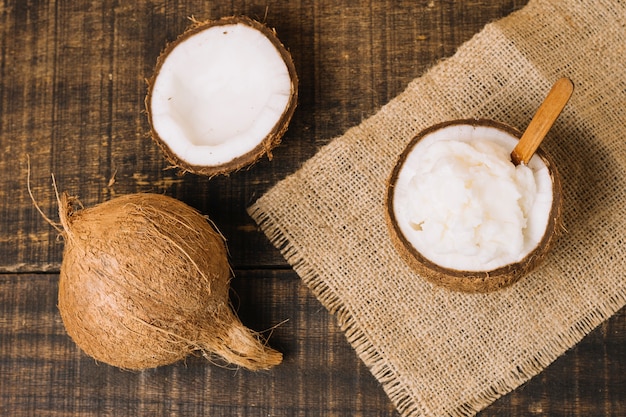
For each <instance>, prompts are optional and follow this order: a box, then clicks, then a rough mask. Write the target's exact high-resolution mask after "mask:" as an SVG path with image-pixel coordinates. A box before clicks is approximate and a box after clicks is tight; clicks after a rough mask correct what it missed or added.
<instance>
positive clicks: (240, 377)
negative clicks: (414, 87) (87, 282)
mask: <svg viewBox="0 0 626 417" xmlns="http://www.w3.org/2000/svg"><path fill="white" fill-rule="evenodd" d="M525 3H526V2H525V1H521V0H497V1H476V0H459V1H441V0H419V1H415V0H406V1H392V0H380V1H379V0H367V1H360V0H340V1H335V0H333V1H329V0H324V1H313V0H298V1H295V0H294V1H278V0H275V1H269V0H268V1H259V0H248V1H245V0H241V1H238V0H229V1H220V0H215V1H206V0H172V1H163V0H139V1H134V2H133V1H122V0H119V1H116V0H103V1H96V0H93V1H87V0H80V1H78V0H77V1H74V0H66V1H54V0H1V1H0V148H1V149H2V156H1V158H0V415H2V416H95V415H100V416H200V415H206V416H209V415H210V416H371V417H374V416H377V417H378V416H397V413H396V412H395V411H394V408H393V405H392V404H391V403H390V402H389V400H388V398H387V397H386V395H385V393H384V392H383V390H382V388H381V387H380V385H379V384H378V382H377V381H376V380H375V379H374V378H373V377H372V376H371V374H370V373H369V371H368V370H367V369H366V368H365V366H364V365H362V364H361V362H360V361H359V360H358V358H357V357H356V355H355V354H354V352H353V350H352V348H351V347H350V346H349V345H348V343H347V342H346V340H345V338H344V336H343V334H342V333H341V331H340V330H339V329H338V328H337V326H336V324H335V321H334V318H333V317H332V316H330V315H329V314H328V312H327V311H326V310H325V309H324V308H323V307H322V306H321V305H320V303H319V302H318V301H317V300H316V299H315V298H314V297H313V296H312V295H311V294H310V292H309V291H308V289H307V288H306V287H304V286H303V284H302V283H301V281H300V280H299V278H298V276H297V275H296V274H295V273H294V272H293V271H292V270H291V269H290V268H289V266H288V265H287V264H286V263H285V261H284V260H283V258H282V257H281V256H280V254H279V253H278V251H277V250H276V249H275V248H273V247H272V246H271V245H270V244H269V243H268V241H267V240H266V238H265V237H264V235H262V234H261V233H260V232H259V231H258V230H257V228H256V227H255V224H254V223H253V222H252V221H251V219H250V218H249V217H248V216H247V214H246V207H248V206H249V205H250V204H251V203H252V202H253V201H254V200H255V199H256V198H258V197H259V196H260V195H261V194H262V193H263V192H265V191H266V190H267V189H268V188H269V187H271V186H272V185H273V184H275V183H276V182H277V181H279V180H280V179H281V178H284V177H285V176H287V175H288V174H290V173H292V172H294V171H295V170H296V169H297V168H298V167H299V166H300V165H301V164H302V163H303V162H304V161H306V160H307V159H308V158H309V157H311V156H312V155H313V154H314V153H315V152H316V151H317V150H318V149H319V148H320V147H321V146H323V145H324V144H326V143H328V141H330V140H331V139H332V138H333V137H336V136H338V135H340V134H342V133H343V132H344V131H345V130H346V129H347V128H349V127H351V126H353V125H355V124H358V123H359V122H360V121H361V120H363V118H365V117H367V116H369V115H372V114H373V113H375V112H376V110H377V109H379V108H380V106H381V105H383V104H385V103H386V102H387V101H388V100H390V99H391V98H392V97H394V96H395V95H397V94H398V93H400V92H401V91H402V90H403V89H404V88H405V86H406V85H407V83H408V82H409V81H410V80H412V79H413V78H415V77H417V76H419V75H420V74H422V73H423V72H424V71H425V70H426V69H427V68H429V67H431V66H432V65H434V64H436V63H437V61H438V60H440V59H442V58H445V57H447V56H450V55H452V54H453V53H454V51H455V50H456V48H457V47H458V46H459V45H460V44H461V43H462V42H464V41H466V40H468V39H469V38H470V37H471V36H472V35H473V34H475V33H476V32H478V31H479V30H480V29H481V28H482V27H483V26H484V25H485V24H486V23H488V22H489V21H492V20H494V19H497V18H499V17H502V16H505V15H507V14H509V13H510V12H512V11H514V10H516V9H519V8H521V7H523V6H524V4H525ZM233 14H245V15H248V16H250V17H253V18H256V19H259V20H262V21H265V22H266V23H267V24H268V25H269V26H271V27H274V28H275V29H276V30H277V33H278V35H279V37H280V39H281V40H282V41H283V43H284V44H285V45H286V46H287V47H288V48H289V49H290V50H291V52H292V54H293V57H294V59H295V62H296V66H297V70H298V73H299V76H300V104H299V107H298V109H297V111H296V114H295V116H294V118H293V121H292V123H291V125H290V129H289V131H288V132H287V134H286V136H285V137H284V141H283V144H282V145H281V146H280V147H279V148H278V149H276V151H275V152H274V155H275V159H274V160H273V161H271V162H270V161H268V160H267V159H264V160H262V161H260V162H259V163H258V164H257V165H255V166H253V167H252V168H250V169H249V170H246V171H242V172H238V173H235V174H232V175H231V176H229V177H219V178H214V179H208V178H203V177H197V176H194V175H185V176H179V175H177V172H175V171H172V170H168V169H167V166H168V164H167V163H166V162H165V160H164V159H163V158H162V156H161V154H160V153H159V151H158V149H157V147H156V146H155V145H154V144H153V143H152V142H151V140H150V139H149V138H148V135H147V134H148V126H147V120H146V115H145V113H144V108H143V100H144V96H145V93H146V83H145V79H146V78H147V77H149V76H150V75H151V72H152V68H153V66H154V64H155V62H156V58H157V55H158V54H159V52H160V50H161V49H162V48H163V47H164V45H165V44H166V43H167V42H168V41H171V40H173V39H174V38H175V37H176V36H177V35H178V34H180V33H181V32H182V31H183V30H184V29H185V28H186V27H187V26H188V25H189V23H190V21H189V19H188V18H189V17H190V16H193V17H195V18H196V19H200V20H203V19H209V18H218V17H221V16H226V15H233ZM28 157H29V158H30V164H31V178H30V182H31V186H32V189H33V193H34V196H35V198H36V200H37V202H38V204H39V206H40V207H41V209H42V210H43V211H44V212H45V213H46V214H47V215H48V216H50V218H52V219H53V220H55V219H58V217H57V215H56V202H55V198H54V192H53V188H52V184H51V174H54V175H55V177H56V181H57V184H58V187H59V189H60V190H66V191H68V192H69V193H71V194H73V195H77V196H78V197H79V198H80V199H81V201H82V202H83V203H84V205H85V206H92V205H94V204H97V203H99V202H102V201H106V200H108V199H110V198H112V197H115V196H118V195H123V194H127V193H133V192H158V193H165V194H167V195H170V196H173V197H176V198H178V199H181V200H182V201H184V202H186V203H188V204H190V205H192V206H194V207H196V208H197V209H199V210H201V211H202V212H203V213H205V214H208V215H209V216H210V217H211V218H212V219H213V220H214V221H215V223H216V224H217V225H218V226H219V228H220V229H221V230H222V232H223V233H224V235H225V236H226V238H227V239H228V245H229V249H230V253H231V259H232V265H233V268H234V270H235V278H234V280H233V290H234V291H233V302H234V303H235V305H237V306H238V311H239V315H240V317H241V319H242V321H243V322H244V323H245V324H246V325H247V326H249V327H251V328H253V329H255V330H259V331H262V330H266V329H269V328H272V327H273V326H275V325H276V324H278V323H282V324H280V326H278V327H277V328H276V329H275V330H274V331H273V333H272V334H271V338H270V343H271V344H272V345H273V346H274V347H276V348H278V349H279V350H281V351H283V352H284V354H285V360H284V363H283V364H282V365H280V366H278V367H276V368H274V369H272V370H270V371H267V372H259V373H252V372H248V371H244V370H238V371H233V370H228V369H223V368H220V367H217V366H214V365H211V364H209V363H207V362H206V361H205V360H203V359H202V358H198V357H190V358H189V359H188V360H187V361H185V362H184V363H178V364H174V365H171V366H166V367H162V368H159V369H154V370H148V371H145V372H127V371H121V370H118V369H116V368H112V367H110V366H107V365H104V364H99V363H96V362H95V361H94V360H92V359H90V358H88V357H87V356H85V355H84V354H83V353H82V352H81V351H80V350H79V349H78V348H77V347H76V346H75V345H74V344H73V342H72V341H71V340H70V339H69V338H68V337H67V336H66V334H65V331H64V329H63V324H62V322H61V319H60V316H59V314H58V311H57V307H56V291H57V280H58V271H59V267H60V263H61V259H62V258H61V257H62V248H63V242H62V241H61V240H59V239H58V236H57V233H56V232H55V230H54V229H53V228H52V227H50V226H49V225H48V224H47V223H46V222H45V221H44V220H43V219H42V217H41V216H40V215H39V213H38V212H37V211H36V210H35V207H34V205H33V203H32V202H31V200H30V197H29V196H28V192H27V158H28ZM625 375H626V311H625V310H624V309H622V310H621V311H620V312H619V313H618V314H617V315H615V316H614V317H613V318H611V319H610V320H608V321H607V322H606V323H605V324H603V325H602V326H600V327H599V328H598V329H596V330H595V331H594V332H592V333H591V334H590V335H589V336H588V337H586V338H585V339H584V340H583V341H582V342H581V343H579V344H578V345H577V346H576V347H574V348H572V349H571V350H570V351H568V352H567V353H566V354H565V355H564V356H563V357H561V358H560V359H558V360H557V361H556V362H555V363H554V364H553V365H551V366H550V367H549V368H548V369H546V370H545V371H544V372H543V373H541V374H540V375H539V376H537V377H535V378H534V379H532V380H531V381H530V382H528V383H526V384H525V385H523V386H522V387H520V388H519V389H517V390H516V391H514V392H512V393H511V394H509V395H506V396H505V397H503V398H501V399H500V400H498V401H496V402H495V403H494V404H493V405H491V406H490V407H488V408H487V409H485V410H484V411H483V412H481V413H480V415H481V416H483V417H487V416H529V415H542V416H624V415H626V378H625Z"/></svg>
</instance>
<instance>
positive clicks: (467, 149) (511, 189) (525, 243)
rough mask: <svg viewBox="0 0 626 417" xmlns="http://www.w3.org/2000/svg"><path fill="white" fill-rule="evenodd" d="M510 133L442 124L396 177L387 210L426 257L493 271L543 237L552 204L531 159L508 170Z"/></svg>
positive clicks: (538, 163)
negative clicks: (526, 163)
mask: <svg viewBox="0 0 626 417" xmlns="http://www.w3.org/2000/svg"><path fill="white" fill-rule="evenodd" d="M517 141H518V140H517V138H516V137H514V136H512V135H511V134H509V133H507V132H505V131H503V130H500V129H497V128H495V127H487V126H472V125H448V126H445V127H443V128H442V129H439V130H435V131H434V132H431V133H429V134H427V135H426V136H424V137H423V138H422V139H421V140H419V141H418V142H417V143H416V144H415V146H414V147H413V148H412V149H411V151H410V152H409V153H408V155H407V156H406V159H405V160H404V163H403V164H402V166H401V168H400V170H399V171H398V174H397V182H396V183H395V187H394V194H393V197H392V204H393V212H394V216H395V219H396V221H397V226H398V227H399V229H400V231H401V233H402V234H403V235H404V237H405V238H406V240H407V241H408V242H409V243H410V244H411V245H412V246H413V247H414V248H415V249H416V250H417V251H418V252H419V253H420V254H421V255H422V256H423V257H425V258H426V259H428V260H430V261H431V262H433V263H435V264H437V265H439V266H442V267H444V268H448V269H454V270H459V271H492V270H495V269H497V268H500V267H503V266H506V265H509V264H512V263H516V262H519V261H521V260H522V259H524V258H525V257H526V256H527V255H528V254H529V253H531V251H533V249H535V248H536V247H537V246H538V245H539V243H540V242H541V240H542V238H543V236H544V234H545V233H546V229H547V225H548V221H549V217H550V213H551V209H552V200H553V189H552V179H551V176H550V172H549V170H548V167H547V166H546V164H545V163H544V161H543V160H542V159H541V158H540V157H539V156H537V155H535V156H533V158H532V159H531V160H530V161H529V163H528V165H524V164H521V165H518V166H515V165H514V164H513V163H512V162H511V160H510V153H511V151H512V149H513V148H514V146H515V145H516V143H517Z"/></svg>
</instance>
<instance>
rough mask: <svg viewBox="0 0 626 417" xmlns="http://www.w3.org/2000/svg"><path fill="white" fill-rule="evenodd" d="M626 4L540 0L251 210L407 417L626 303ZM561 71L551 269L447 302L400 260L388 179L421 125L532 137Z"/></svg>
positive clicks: (498, 386)
mask: <svg viewBox="0 0 626 417" xmlns="http://www.w3.org/2000/svg"><path fill="white" fill-rule="evenodd" d="M625 57H626V3H624V2H618V1H614V0H604V1H598V0H553V1H548V0H531V2H530V3H529V4H528V5H527V6H525V7H524V8H523V9H521V10H520V11H517V12H515V13H513V14H511V15H509V16H507V17H506V18H504V19H501V20H499V21H497V22H493V23H490V24H488V25H487V26H486V27H485V28H484V29H483V30H482V31H481V32H480V33H478V34H477V35H475V36H474V37H473V38H472V39H471V40H469V41H468V42H466V43H465V44H463V45H462V46H461V47H460V48H459V49H458V50H457V52H456V53H455V55H454V56H452V57H450V58H448V59H447V60H444V61H442V62H440V63H439V64H437V65H436V66H434V67H433V68H431V69H430V70H429V71H427V72H426V73H425V74H423V75H422V76H420V77H419V78H417V79H415V80H414V81H412V82H411V83H410V84H409V85H408V87H407V88H406V90H405V91H404V92H402V93H401V94H400V95H398V96H397V97H396V98H394V99H393V100H391V101H390V102H389V103H387V104H386V105H385V106H383V107H382V108H380V109H379V111H378V112H377V113H376V114H375V115H373V116H371V117H369V118H368V119H366V120H364V121H363V122H362V123H361V124H360V125H358V126H355V127H353V128H351V129H349V130H348V131H347V132H345V134H343V135H342V136H340V137H338V138H334V139H333V140H332V141H331V142H330V143H329V144H328V145H326V146H325V147H323V148H322V149H320V151H319V152H318V153H317V154H316V155H315V156H313V157H312V158H311V159H310V160H309V161H307V162H306V163H305V164H304V165H303V166H302V167H301V169H299V170H298V171H297V172H295V173H294V174H293V175H291V176H289V177H287V178H285V179H284V180H282V181H281V182H279V183H278V184H277V185H275V186H274V187H273V188H272V189H270V190H269V191H268V192H267V193H266V194H265V195H263V196H262V197H261V198H260V199H259V200H257V201H256V202H255V203H254V204H253V205H252V206H251V207H250V208H249V213H250V215H251V216H252V218H253V219H255V221H256V222H257V223H258V224H259V226H260V227H261V229H262V230H263V231H264V232H265V233H266V235H267V236H268V238H269V239H270V240H271V241H272V242H273V244H274V245H275V246H276V247H277V248H279V249H280V250H281V252H282V254H283V255H284V257H285V258H286V259H287V261H288V262H289V263H290V264H291V265H292V266H293V268H294V270H295V271H296V272H297V273H298V275H299V276H300V277H301V278H302V280H303V281H304V282H305V283H306V285H307V286H308V287H309V288H310V289H311V290H312V292H313V293H314V294H315V295H316V296H317V298H318V299H319V300H320V301H321V303H322V304H323V305H324V306H325V307H326V308H327V309H328V310H329V311H330V312H332V313H333V314H335V315H336V318H337V321H338V323H339V325H340V326H341V328H342V330H343V331H344V332H345V334H346V337H347V339H348V341H349V342H350V343H351V345H352V346H353V347H354V349H355V351H356V353H357V354H358V356H359V357H360V358H361V359H362V360H363V362H364V363H365V364H366V365H367V366H368V367H369V369H370V370H371V372H372V373H373V375H374V376H375V377H376V378H377V379H378V380H379V381H380V383H381V384H382V386H383V387H384V389H385V391H386V393H387V394H388V395H389V397H390V399H391V400H392V402H393V403H394V404H395V406H396V407H397V409H398V410H399V412H400V413H401V414H402V415H403V416H471V415H474V414H476V413H477V412H478V411H479V410H481V409H483V408H484V407H486V406H487V405H489V404H490V403H491V402H493V401H494V400H495V399H497V398H498V397H500V396H501V395H503V394H505V393H507V392H509V391H511V390H513V389H514V388H516V387H517V386H519V385H521V384H522V383H524V382H525V381H527V380H528V379H530V378H531V377H532V376H534V375H536V374H537V373H539V372H541V371H542V370H543V369H544V368H545V367H546V366H547V365H549V364H550V363H551V362H553V361H554V360H555V359H556V358H557V357H558V356H559V355H561V354H563V353H564V352H565V351H566V350H567V349H568V348H570V347H572V346H573V345H574V344H576V343H577V342H578V341H579V340H580V339H581V338H583V337H584V335H585V334H587V333H588V332H589V331H591V330H592V329H593V328H594V327H596V326H598V325H599V324H600V323H601V322H602V321H604V320H605V319H607V318H608V317H610V316H611V315H612V314H614V313H615V312H616V311H617V310H619V309H620V308H621V307H623V306H624V304H625V302H626V277H625V270H626V249H625V248H626V233H625V232H624V231H625V230H626V176H625V175H624V172H626V136H625V134H626V71H625V70H624V68H626V58H625ZM561 76H567V77H570V78H571V79H572V80H573V82H574V84H575V91H574V95H573V96H572V99H571V100H570V102H569V104H568V105H567V107H566V109H565V111H564V113H563V114H562V115H561V117H560V118H559V119H558V121H557V123H556V125H555V126H554V127H553V129H552V130H551V131H550V133H549V135H548V137H547V138H546V139H545V141H544V143H543V144H542V147H543V149H544V150H545V151H547V152H549V153H550V154H552V156H553V157H554V158H555V160H556V163H557V166H558V168H559V170H560V171H561V174H562V179H563V183H564V189H563V192H564V200H565V203H564V210H565V213H564V225H565V228H566V233H565V234H564V235H562V236H561V237H560V238H559V240H558V242H557V245H556V248H555V249H554V250H553V252H552V253H551V255H550V256H549V257H548V259H547V261H545V262H544V263H543V264H542V266H541V267H540V268H539V269H538V270H536V271H535V272H533V273H532V274H531V275H530V276H527V277H525V278H523V279H522V280H521V281H519V282H518V283H516V284H514V285H513V286H511V287H509V288H507V289H504V290H501V291H498V292H494V293H489V294H465V293H458V292H451V291H448V290H445V289H441V288H438V287H436V286H433V285H431V284H429V283H428V282H426V281H425V280H423V279H422V278H421V277H420V276H418V275H416V274H415V273H413V272H412V271H411V269H409V268H408V266H407V265H406V264H405V263H404V262H403V261H402V259H401V258H400V257H399V256H398V254H397V253H396V251H395V250H394V247H393V245H392V243H391V241H390V237H389V234H388V231H387V227H386V225H385V219H384V199H385V193H386V186H387V179H388V177H389V174H390V172H391V170H392V167H393V165H394V164H395V162H396V159H397V158H398V156H399V154H400V153H401V152H402V150H403V149H404V147H405V146H406V145H407V143H408V142H409V141H410V140H411V138H413V137H414V136H415V135H416V134H417V133H418V132H419V131H420V130H422V129H424V128H426V127H427V126H430V125H432V124H435V123H438V122H442V121H446V120H451V119H459V118H472V117H476V118H490V119H496V120H499V121H501V122H504V123H507V124H509V125H512V126H514V127H517V128H518V129H519V130H524V128H525V126H527V124H528V123H529V121H530V119H531V118H532V115H533V113H534V112H535V110H536V109H537V107H538V106H539V104H540V102H541V101H542V100H543V98H544V97H545V95H546V94H547V92H548V91H549V89H550V87H551V85H552V83H553V82H554V81H555V80H556V79H558V78H559V77H561Z"/></svg>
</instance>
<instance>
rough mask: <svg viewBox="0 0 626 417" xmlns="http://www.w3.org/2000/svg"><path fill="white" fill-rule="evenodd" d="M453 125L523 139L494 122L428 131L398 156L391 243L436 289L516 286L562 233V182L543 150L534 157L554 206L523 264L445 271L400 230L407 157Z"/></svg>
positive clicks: (390, 201) (389, 217)
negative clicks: (400, 186)
mask: <svg viewBox="0 0 626 417" xmlns="http://www.w3.org/2000/svg"><path fill="white" fill-rule="evenodd" d="M454 125H458V126H462V125H467V126H472V127H479V126H486V127H489V128H494V129H498V130H500V131H502V132H503V133H504V134H507V135H510V136H513V137H515V138H517V139H519V138H520V137H521V134H520V132H519V131H517V130H516V129H514V128H512V127H510V126H507V125H505V124H502V123H499V122H495V121H493V120H484V119H478V120H477V119H468V120H454V121H449V122H444V123H440V124H437V125H434V126H432V127H429V128H427V129H425V130H424V131H422V132H421V133H419V134H418V135H417V136H416V137H415V138H414V139H413V140H412V141H411V142H410V143H409V144H408V146H407V147H406V149H405V150H404V151H403V153H402V154H401V155H400V156H399V158H398V161H397V163H396V165H395V166H394V168H393V170H392V173H391V176H390V179H389V182H388V188H387V195H386V199H385V218H386V223H387V226H388V230H389V234H390V238H391V241H392V242H393V245H394V246H395V248H396V250H397V251H398V253H399V255H400V256H401V257H402V259H403V260H404V261H405V262H406V263H407V264H408V265H409V266H410V267H411V268H412V269H413V270H414V271H415V272H417V273H418V274H419V275H420V276H421V277H423V278H425V279H426V280H428V281H430V282H432V283H434V284H436V285H439V286H443V287H445V288H448V289H451V290H456V291H463V292H470V293H477V292H481V293H484V292H490V291H495V290H498V289H501V288H505V287H507V286H509V285H511V284H513V283H515V282H516V281H518V280H519V279H521V278H522V277H524V276H525V275H527V274H528V273H529V272H531V271H532V270H533V269H535V268H536V267H537V266H538V265H539V264H540V263H541V262H542V261H543V260H544V259H545V257H546V256H547V254H548V253H549V251H550V249H551V248H552V246H553V244H554V242H555V241H556V238H557V235H558V232H559V231H560V229H562V223H561V216H562V205H563V198H562V192H561V180H560V176H559V173H558V171H557V168H556V165H555V164H554V161H553V160H552V158H551V157H550V156H549V155H548V154H547V153H545V152H544V151H543V150H541V149H539V150H537V152H536V153H535V155H536V156H537V157H539V158H541V160H542V161H543V163H544V164H545V165H546V166H547V168H548V171H549V174H550V179H551V181H552V205H551V208H550V213H549V215H548V221H547V225H546V228H545V232H544V234H543V237H542V238H541V240H540V241H539V243H538V244H537V245H536V246H535V247H534V249H532V250H531V251H530V252H529V253H528V254H527V255H526V256H525V257H524V258H523V259H521V260H520V261H518V262H514V263H510V264H507V265H504V266H502V267H498V268H496V269H492V270H484V271H463V270H457V269H451V268H446V267H442V266H441V265H438V264H436V263H434V262H432V261H431V260H429V259H428V258H426V257H425V256H424V255H423V254H422V253H420V252H419V251H418V250H417V249H416V248H415V247H414V245H412V244H411V243H410V241H409V239H407V236H406V234H405V232H404V231H403V229H402V227H400V226H399V219H398V218H397V213H396V210H395V207H394V195H395V191H396V184H397V182H398V177H399V175H400V172H401V170H402V168H403V166H404V164H405V162H406V160H407V158H408V156H409V155H410V154H411V153H412V152H414V151H415V149H414V148H415V147H416V145H417V144H418V143H419V142H420V141H421V140H422V139H424V138H425V137H427V136H428V135H430V134H432V133H434V132H436V131H438V130H440V129H443V128H446V127H450V126H454Z"/></svg>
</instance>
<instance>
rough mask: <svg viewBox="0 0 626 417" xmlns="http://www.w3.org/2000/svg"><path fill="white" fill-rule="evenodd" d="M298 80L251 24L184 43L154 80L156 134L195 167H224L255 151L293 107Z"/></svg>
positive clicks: (214, 31) (219, 29)
mask: <svg viewBox="0 0 626 417" xmlns="http://www.w3.org/2000/svg"><path fill="white" fill-rule="evenodd" d="M291 93H292V82H291V78H290V74H289V70H288V68H287V65H286V63H285V61H284V59H283V57H282V55H281V53H280V51H278V50H277V48H276V46H274V44H273V43H272V42H271V41H270V40H269V39H268V38H267V37H266V36H265V34H263V33H262V32H261V31H259V30H257V29H255V28H252V27H250V26H248V25H246V24H242V23H237V24H229V25H218V26H212V27H209V28H208V29H205V30H203V31H201V32H198V33H196V34H194V35H193V36H190V37H188V38H186V39H184V40H183V41H181V42H180V43H179V44H178V45H177V46H176V47H175V48H174V49H173V50H172V51H171V52H170V53H169V55H168V56H167V57H166V59H165V61H164V62H163V63H162V66H161V68H160V69H159V73H158V75H157V77H156V79H155V80H154V85H153V87H152V95H151V101H150V110H151V116H152V125H153V129H154V130H155V131H156V132H157V134H158V136H159V137H160V139H161V140H162V141H163V142H165V144H166V145H167V146H168V147H169V148H170V150H171V151H172V152H173V153H174V154H176V155H177V156H178V157H179V158H180V159H182V160H184V161H186V162H187V163H188V164H190V165H198V166H218V165H222V164H225V163H228V162H229V161H231V160H233V159H235V158H237V157H239V156H241V155H244V154H246V153H248V152H250V151H252V150H253V149H254V148H255V147H257V146H258V145H259V144H260V143H261V142H262V141H263V139H264V138H265V137H267V136H268V134H270V132H272V130H273V129H274V128H275V126H276V125H277V123H278V121H279V120H280V118H281V116H282V115H283V113H284V112H285V110H286V108H287V106H288V105H289V100H290V95H291Z"/></svg>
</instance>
